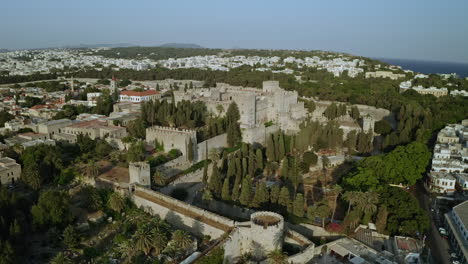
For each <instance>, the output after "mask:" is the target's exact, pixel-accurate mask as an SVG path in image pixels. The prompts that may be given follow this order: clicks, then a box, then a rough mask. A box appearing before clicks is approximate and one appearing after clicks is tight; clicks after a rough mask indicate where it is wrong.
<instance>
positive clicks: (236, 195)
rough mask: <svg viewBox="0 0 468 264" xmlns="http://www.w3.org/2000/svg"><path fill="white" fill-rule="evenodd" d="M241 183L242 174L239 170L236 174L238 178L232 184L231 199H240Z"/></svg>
mask: <svg viewBox="0 0 468 264" xmlns="http://www.w3.org/2000/svg"><path fill="white" fill-rule="evenodd" d="M240 183H241V175H240V174H239V172H238V173H237V175H236V179H235V180H234V185H233V186H232V196H231V199H232V200H233V201H237V200H238V199H239V185H240Z"/></svg>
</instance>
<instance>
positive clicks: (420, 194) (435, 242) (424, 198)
mask: <svg viewBox="0 0 468 264" xmlns="http://www.w3.org/2000/svg"><path fill="white" fill-rule="evenodd" d="M414 193H415V195H416V198H417V199H418V200H419V204H420V205H421V207H422V208H423V209H424V210H426V211H427V213H428V214H429V216H430V218H431V219H430V220H431V228H430V229H429V230H428V231H427V232H426V236H427V237H426V244H427V245H428V246H429V248H430V249H431V255H432V258H433V262H432V263H441V264H450V263H451V261H450V246H449V244H448V241H447V240H445V239H443V238H442V237H441V236H440V234H439V230H438V226H437V225H436V222H437V219H436V218H437V216H436V214H435V213H433V212H431V208H432V207H433V206H434V204H431V201H430V199H429V194H428V193H427V191H426V189H425V188H424V186H423V184H422V182H419V183H418V184H417V185H416V188H415V189H414ZM442 217H443V216H442Z"/></svg>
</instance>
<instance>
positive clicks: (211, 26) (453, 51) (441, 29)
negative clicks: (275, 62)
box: [0, 0, 468, 62]
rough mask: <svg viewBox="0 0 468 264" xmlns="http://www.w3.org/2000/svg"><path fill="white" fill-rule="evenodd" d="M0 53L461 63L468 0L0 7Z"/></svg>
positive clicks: (37, 1)
mask: <svg viewBox="0 0 468 264" xmlns="http://www.w3.org/2000/svg"><path fill="white" fill-rule="evenodd" d="M0 6H1V11H2V12H1V15H0V25H1V26H0V36H1V37H0V48H10V49H23V48H43V47H51V46H63V45H77V44H98V43H99V44H102V43H132V44H136V45H159V44H163V43H168V42H177V43H196V44H199V45H202V46H204V47H209V48H217V47H219V48H233V47H241V48H273V49H281V48H282V49H320V50H331V51H342V52H349V53H352V54H356V55H363V56H369V57H386V58H410V59H425V60H439V61H458V62H468V1H467V0H450V1H439V0H437V1H436V0H405V1H403V0H393V1H388V0H353V1H350V0H342V1H338V0H327V1H318V0H315V1H314V0H304V1H299V0H298V1H294V0H289V1H274V0H269V1H267V0H265V1H263V0H248V1H244V0H236V1H225V0H209V1H208V0H206V1H205V0H187V1H176V0H166V1H157V0H153V1H142V0H140V1H139V0H136V1H122V0H114V1H107V0H93V1H90V0H79V1H71V0H60V1H59V0H28V1H26V0H15V1H7V0H2V3H1V5H0Z"/></svg>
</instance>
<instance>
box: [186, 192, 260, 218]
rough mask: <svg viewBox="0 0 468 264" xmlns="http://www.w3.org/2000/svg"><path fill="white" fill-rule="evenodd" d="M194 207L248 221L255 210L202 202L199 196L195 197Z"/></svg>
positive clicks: (217, 202) (222, 203)
mask: <svg viewBox="0 0 468 264" xmlns="http://www.w3.org/2000/svg"><path fill="white" fill-rule="evenodd" d="M194 203H195V205H197V206H199V207H201V208H204V209H206V210H208V211H211V212H214V213H217V214H220V215H224V216H226V217H229V218H232V219H235V220H242V221H245V220H250V215H251V214H253V213H255V210H252V209H248V208H244V207H240V206H235V205H231V204H227V203H224V202H222V201H217V200H211V201H209V202H207V201H203V200H202V199H201V195H197V196H196V199H195V201H194Z"/></svg>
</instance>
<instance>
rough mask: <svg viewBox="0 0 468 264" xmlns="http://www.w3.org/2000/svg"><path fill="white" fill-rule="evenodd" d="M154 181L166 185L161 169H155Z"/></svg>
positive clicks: (159, 184)
mask: <svg viewBox="0 0 468 264" xmlns="http://www.w3.org/2000/svg"><path fill="white" fill-rule="evenodd" d="M153 182H154V183H155V184H156V185H158V186H165V185H166V179H165V178H164V175H163V173H162V172H161V171H158V170H157V171H155V172H154V174H153Z"/></svg>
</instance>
